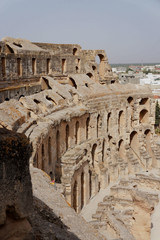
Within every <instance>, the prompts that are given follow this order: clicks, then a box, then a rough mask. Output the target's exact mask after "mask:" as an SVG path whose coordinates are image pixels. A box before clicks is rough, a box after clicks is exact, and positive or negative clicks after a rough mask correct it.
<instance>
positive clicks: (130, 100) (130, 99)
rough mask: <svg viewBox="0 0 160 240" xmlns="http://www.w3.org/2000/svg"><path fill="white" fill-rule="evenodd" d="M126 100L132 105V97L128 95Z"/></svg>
mask: <svg viewBox="0 0 160 240" xmlns="http://www.w3.org/2000/svg"><path fill="white" fill-rule="evenodd" d="M127 101H128V103H129V104H130V105H132V104H133V97H131V96H130V97H128V98H127Z"/></svg>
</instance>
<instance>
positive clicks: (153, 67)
mask: <svg viewBox="0 0 160 240" xmlns="http://www.w3.org/2000/svg"><path fill="white" fill-rule="evenodd" d="M111 66H112V71H113V72H114V73H116V74H117V75H118V77H119V81H120V83H122V84H126V83H133V84H141V85H144V84H149V85H150V86H151V89H152V92H153V94H154V97H155V98H156V99H157V100H158V101H160V63H155V64H153V63H152V64H143V65H142V64H131V65H130V64H111Z"/></svg>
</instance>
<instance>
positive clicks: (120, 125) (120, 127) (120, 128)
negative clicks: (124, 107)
mask: <svg viewBox="0 0 160 240" xmlns="http://www.w3.org/2000/svg"><path fill="white" fill-rule="evenodd" d="M124 126H125V116H124V111H120V112H119V116H118V132H119V134H122V133H123V131H124Z"/></svg>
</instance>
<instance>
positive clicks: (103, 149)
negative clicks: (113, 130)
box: [102, 139, 105, 162]
mask: <svg viewBox="0 0 160 240" xmlns="http://www.w3.org/2000/svg"><path fill="white" fill-rule="evenodd" d="M104 155H105V139H103V143H102V162H104Z"/></svg>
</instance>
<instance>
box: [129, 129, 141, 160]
mask: <svg viewBox="0 0 160 240" xmlns="http://www.w3.org/2000/svg"><path fill="white" fill-rule="evenodd" d="M130 147H131V149H132V150H133V152H134V153H135V154H136V155H138V156H139V139H138V133H137V132H136V131H133V132H132V133H131V134H130Z"/></svg>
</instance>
